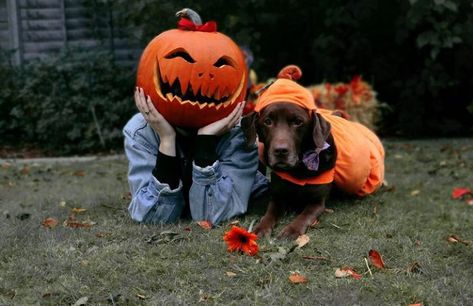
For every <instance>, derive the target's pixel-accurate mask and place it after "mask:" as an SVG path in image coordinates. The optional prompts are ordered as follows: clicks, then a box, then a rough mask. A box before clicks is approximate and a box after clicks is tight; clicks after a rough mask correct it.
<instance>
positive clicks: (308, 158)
mask: <svg viewBox="0 0 473 306" xmlns="http://www.w3.org/2000/svg"><path fill="white" fill-rule="evenodd" d="M329 147H330V145H329V144H328V143H327V142H325V143H324V145H323V147H322V148H316V149H315V150H309V151H306V152H304V154H303V155H302V162H303V163H304V165H305V166H306V168H307V169H309V170H311V171H317V170H318V169H319V162H320V158H319V154H320V152H322V151H325V150H327V149H328V148H329Z"/></svg>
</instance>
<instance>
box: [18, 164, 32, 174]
mask: <svg viewBox="0 0 473 306" xmlns="http://www.w3.org/2000/svg"><path fill="white" fill-rule="evenodd" d="M30 171H31V169H30V167H29V166H28V165H24V166H23V168H22V169H21V170H20V173H21V174H23V175H27V174H29V173H30Z"/></svg>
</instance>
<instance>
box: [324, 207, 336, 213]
mask: <svg viewBox="0 0 473 306" xmlns="http://www.w3.org/2000/svg"><path fill="white" fill-rule="evenodd" d="M324 212H325V213H327V214H333V213H334V212H335V211H334V210H333V209H331V208H325V210H324Z"/></svg>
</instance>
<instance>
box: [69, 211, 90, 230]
mask: <svg viewBox="0 0 473 306" xmlns="http://www.w3.org/2000/svg"><path fill="white" fill-rule="evenodd" d="M63 225H64V226H66V227H70V228H89V227H91V226H92V225H93V223H92V222H89V221H79V220H77V219H76V215H75V214H74V213H72V214H70V215H69V217H68V218H67V220H65V221H64V224H63Z"/></svg>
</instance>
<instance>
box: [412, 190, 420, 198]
mask: <svg viewBox="0 0 473 306" xmlns="http://www.w3.org/2000/svg"><path fill="white" fill-rule="evenodd" d="M419 193H420V190H419V189H416V190H412V191H411V196H413V197H415V196H417V195H419Z"/></svg>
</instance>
